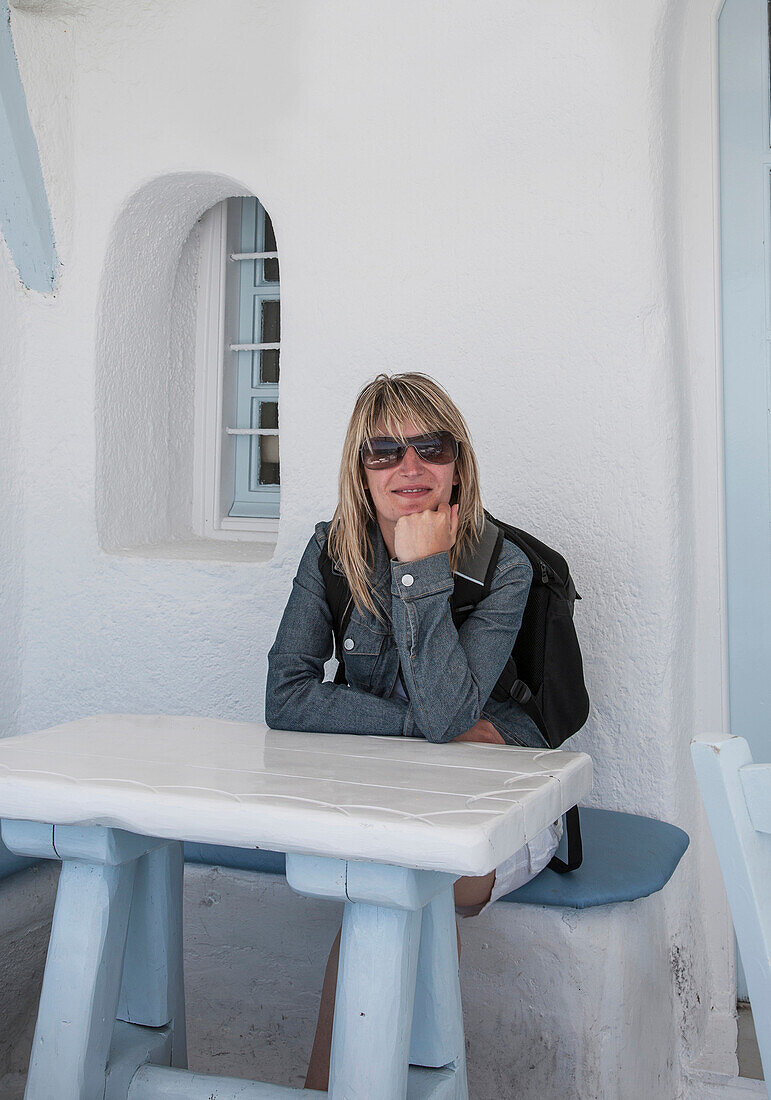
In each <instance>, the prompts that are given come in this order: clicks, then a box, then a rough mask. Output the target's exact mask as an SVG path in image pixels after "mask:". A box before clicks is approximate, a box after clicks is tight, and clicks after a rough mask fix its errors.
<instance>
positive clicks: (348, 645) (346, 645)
mask: <svg viewBox="0 0 771 1100" xmlns="http://www.w3.org/2000/svg"><path fill="white" fill-rule="evenodd" d="M355 644H356V643H355V642H354V640H353V638H346V639H345V641H344V642H343V649H348V650H351V649H353V647H354V645H355Z"/></svg>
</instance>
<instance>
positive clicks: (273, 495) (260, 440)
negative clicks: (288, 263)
mask: <svg viewBox="0 0 771 1100" xmlns="http://www.w3.org/2000/svg"><path fill="white" fill-rule="evenodd" d="M240 248H241V251H240V252H239V253H234V254H233V257H232V259H233V260H234V261H235V262H237V263H238V265H239V267H240V272H239V279H238V298H239V301H238V326H237V327H238V332H237V334H236V335H235V338H234V339H233V342H232V343H231V345H230V347H231V350H232V351H233V352H234V353H235V360H236V371H237V380H236V410H235V414H236V416H235V418H236V422H235V424H233V425H231V426H228V427H227V429H226V430H227V433H228V435H230V436H233V437H234V442H235V485H234V493H233V505H232V507H231V509H230V511H229V513H228V514H229V515H230V516H233V517H255V518H266V519H271V518H272V519H277V518H278V515H279V502H280V467H279V438H278V384H279V356H280V341H281V301H280V294H279V270H278V252H277V250H276V239H275V236H274V233H273V225H272V223H271V220H270V217H269V216H268V214H267V213H266V211H265V208H264V207H263V206H262V205H261V203H260V202H259V201H258V200H257V199H255V198H244V199H242V200H241V236H240Z"/></svg>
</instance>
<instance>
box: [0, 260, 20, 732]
mask: <svg viewBox="0 0 771 1100" xmlns="http://www.w3.org/2000/svg"><path fill="white" fill-rule="evenodd" d="M0 255H1V256H2V259H0V332H2V340H0V394H2V397H1V398H0V404H1V406H2V409H3V421H4V430H3V431H2V432H0V501H1V502H2V503H1V504H0V508H1V510H2V521H0V622H2V623H3V630H2V631H1V632H0V728H2V730H3V733H4V734H6V735H7V734H8V733H15V732H17V726H16V721H17V712H18V707H19V702H20V698H21V678H22V659H21V618H22V596H23V591H24V549H23V542H22V500H21V480H22V476H21V475H22V467H21V456H20V454H19V422H20V419H21V400H20V391H21V376H20V371H19V363H20V362H21V359H22V335H21V314H22V312H23V302H22V301H21V299H22V295H23V291H22V288H21V283H19V282H18V278H17V276H16V273H15V271H14V269H13V267H12V265H11V261H10V256H9V254H8V249H7V248H6V246H5V242H4V241H0Z"/></svg>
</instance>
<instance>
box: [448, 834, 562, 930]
mask: <svg viewBox="0 0 771 1100" xmlns="http://www.w3.org/2000/svg"><path fill="white" fill-rule="evenodd" d="M561 836H562V818H560V819H559V820H558V821H555V822H554V824H553V825H547V827H546V828H545V829H544V830H543V832H540V833H538V835H537V836H534V837H533V839H532V840H530V841H528V843H527V844H525V845H524V847H522V848H520V849H519V851H517V852H515V853H514V855H513V856H510V857H509V859H507V860H505V861H504V862H503V863H502V864H501V865H500V867H496V869H495V882H494V883H493V890H492V893H491V894H490V900H489V901H488V902H486V903H485V904H484V905H482V906H481V907H480V906H478V905H456V906H455V912H456V913H457V914H458V916H460V917H474V916H476V914H477V913H483V912H484V911H485V909H487V907H488V905H492V904H493V902H494V901H497V900H498V898H504V897H506V895H507V894H510V893H511V892H512V890H518V889H519V887H520V886H524V885H525V883H526V882H530V879H531V878H535V876H536V875H539V874H540V873H541V871H543V869H544V867H546V866H548V864H549V862H550V861H551V859H552V856H553V855H554V853H555V852H556V851H557V847H558V845H559V842H560V838H561Z"/></svg>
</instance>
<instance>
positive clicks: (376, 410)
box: [327, 372, 484, 620]
mask: <svg viewBox="0 0 771 1100" xmlns="http://www.w3.org/2000/svg"><path fill="white" fill-rule="evenodd" d="M405 421H411V422H412V423H413V424H414V425H415V427H416V428H417V430H418V431H419V432H420V433H423V432H437V431H447V432H452V434H453V436H454V437H455V439H457V441H458V444H459V447H458V458H457V460H456V463H455V470H456V473H457V475H458V486H457V489H458V493H457V503H458V533H457V537H456V539H455V545H454V546H453V547H452V549H451V550H450V568H451V569H455V568H456V566H457V564H458V562H459V560H460V558H461V557H462V555H463V553H464V551H465V550H466V549H467V548H469V547H471V546H472V545H473V544H475V543H476V542H477V541H478V539H479V535H480V533H481V530H482V524H483V519H484V516H483V511H482V498H481V495H480V492H479V469H478V467H477V461H476V457H475V455H474V451H473V448H472V445H471V436H470V435H469V430H468V426H467V424H466V421H465V420H464V419H463V416H462V414H461V412H460V411H459V409H458V408H457V407H456V405H455V404H454V403H453V402H452V400H451V399H450V397H449V396H448V394H447V393H446V392H445V391H444V390H443V389H442V387H441V386H440V385H439V383H438V382H435V381H434V379H433V378H429V376H428V375H426V374H419V373H417V372H411V373H409V374H394V375H390V376H389V375H387V374H379V375H378V376H377V378H374V379H373V380H372V381H371V382H369V383H368V384H367V385H366V386H365V387H364V389H363V390H362V391H361V393H360V394H359V396H358V397H357V398H356V403H355V405H354V407H353V413H352V414H351V419H350V421H349V423H348V430H347V432H346V435H345V442H344V443H343V454H342V458H341V460H340V478H339V497H338V503H337V508H336V509H335V514H334V516H333V517H332V522H331V523H330V525H329V534H328V538H327V551H328V553H329V556H330V558H331V559H332V561H333V562H334V563H335V565H336V566H337V568H338V569H339V570H340V571H341V572H342V573H343V575H344V576H345V579H346V580H347V582H348V586H349V588H350V590H351V596H352V598H353V602H354V604H355V605H356V607H357V608H358V610H359V611H363V610H365V609H366V610H368V611H371V612H372V613H373V614H374V615H376V616H377V617H378V618H379V619H381V620H383V619H384V614H383V612H384V610H385V609H382V608H378V607H377V606H376V605H375V601H374V599H373V586H372V584H371V583H370V578H371V574H372V566H373V563H374V549H373V546H372V541H371V539H370V536H369V532H368V530H367V527H368V524H370V523H371V522H372V521H373V520H376V514H375V510H374V508H373V505H372V498H371V497H370V495H369V493H368V491H367V482H366V478H365V475H364V471H363V468H362V464H361V458H360V452H361V445H362V443H364V441H365V440H367V439H371V438H373V437H375V436H377V435H378V434H383V433H387V434H388V435H392V436H394V437H395V438H398V439H400V440H401V441H403V440H404V436H403V435H402V434H401V432H399V431H398V426H399V424H400V423H404V422H405Z"/></svg>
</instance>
